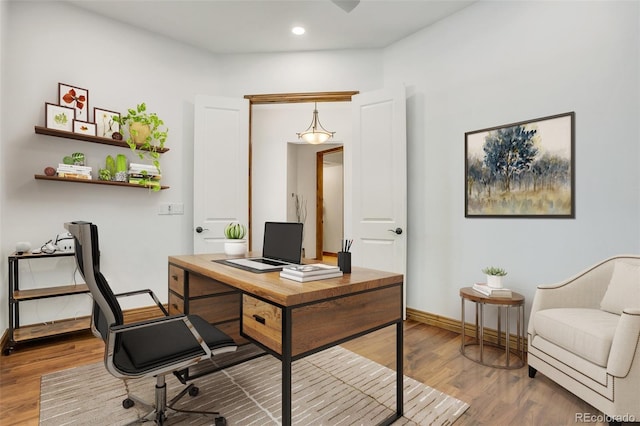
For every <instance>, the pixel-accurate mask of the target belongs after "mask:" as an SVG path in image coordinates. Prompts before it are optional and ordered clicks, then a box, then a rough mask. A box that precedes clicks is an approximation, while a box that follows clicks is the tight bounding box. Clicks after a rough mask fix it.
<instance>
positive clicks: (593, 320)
mask: <svg viewBox="0 0 640 426" xmlns="http://www.w3.org/2000/svg"><path fill="white" fill-rule="evenodd" d="M528 345H529V348H528V364H529V377H531V378H533V377H535V374H536V372H537V371H540V372H541V373H542V374H544V375H545V376H547V377H548V378H550V379H551V380H553V381H555V382H556V383H558V384H559V385H561V386H563V387H564V388H566V389H567V390H569V391H570V392H572V393H573V394H575V395H577V396H578V397H579V398H581V399H583V400H584V401H586V402H587V403H589V404H590V405H592V406H593V407H595V408H596V409H598V410H600V411H602V413H603V414H605V415H606V416H608V419H607V420H608V421H609V422H610V423H611V424H619V423H620V422H622V421H624V422H634V421H640V256H635V255H626V256H615V257H612V258H609V259H606V260H604V261H602V262H600V263H598V264H596V265H594V266H592V267H590V268H588V269H587V270H585V271H583V272H581V273H579V274H578V275H575V276H574V277H572V278H569V279H568V280H565V281H563V282H560V283H557V284H553V285H541V286H538V287H537V290H536V293H535V297H534V299H533V305H532V307H531V315H530V318H529V327H528Z"/></svg>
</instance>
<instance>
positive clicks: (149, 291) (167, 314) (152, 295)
mask: <svg viewBox="0 0 640 426" xmlns="http://www.w3.org/2000/svg"><path fill="white" fill-rule="evenodd" d="M140 294H148V295H149V296H150V297H151V298H152V299H153V301H154V302H155V303H156V305H157V306H158V308H160V310H161V311H162V313H163V314H164V316H166V317H168V316H169V312H167V310H166V309H165V308H164V306H163V305H162V303H160V299H158V297H157V296H156V294H155V293H154V292H153V291H152V290H150V289H148V288H147V289H144V290H134V291H127V292H125V293H118V294H116V295H115V296H116V297H128V296H137V295H140Z"/></svg>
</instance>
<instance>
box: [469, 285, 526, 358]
mask: <svg viewBox="0 0 640 426" xmlns="http://www.w3.org/2000/svg"><path fill="white" fill-rule="evenodd" d="M460 299H461V311H462V312H461V317H462V336H461V338H462V340H461V343H460V353H461V354H462V355H463V356H464V357H465V358H467V359H469V360H471V361H474V362H477V363H479V364H482V365H486V366H487V367H494V368H505V369H516V368H521V367H523V366H524V296H523V295H521V294H518V293H512V296H511V297H509V298H506V297H505V298H497V297H488V296H484V295H482V294H481V293H478V292H476V291H474V290H473V289H472V288H471V287H465V288H462V289H460ZM465 300H468V301H471V302H474V303H475V305H476V321H475V339H474V340H472V341H470V342H467V338H466V330H465V324H466V322H465V309H464V307H465V306H464V302H465ZM485 305H493V306H496V307H497V308H498V321H497V322H498V324H497V332H498V335H497V337H498V339H497V344H496V343H492V342H485V340H484V306H485ZM502 308H505V313H506V315H505V321H504V324H505V333H504V345H502V343H501V342H502V331H501V329H502V319H501V317H502ZM510 308H516V312H517V325H516V349H515V350H513V349H511V347H510V344H509V343H510V333H509V325H510V324H509V310H510ZM468 346H477V347H478V351H477V354H476V355H475V356H472V355H471V354H469V353H467V350H466V348H467V347H468ZM485 346H488V347H491V348H497V349H500V350H502V351H504V364H500V363H495V362H494V363H489V362H487V361H485V353H484V348H485ZM512 356H513V358H514V360H513V362H512Z"/></svg>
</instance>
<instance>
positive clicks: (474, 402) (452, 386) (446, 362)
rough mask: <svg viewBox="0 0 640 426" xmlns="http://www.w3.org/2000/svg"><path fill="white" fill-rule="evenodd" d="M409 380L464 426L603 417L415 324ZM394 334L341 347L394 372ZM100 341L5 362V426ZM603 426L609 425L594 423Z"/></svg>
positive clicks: (77, 340) (78, 341)
mask: <svg viewBox="0 0 640 426" xmlns="http://www.w3.org/2000/svg"><path fill="white" fill-rule="evenodd" d="M404 330H405V332H404V333H405V334H404V348H405V349H404V351H405V363H404V373H405V375H407V376H410V377H413V378H414V379H416V380H419V381H421V382H423V383H426V384H427V385H429V386H431V387H433V388H436V389H438V390H440V391H442V392H446V393H448V394H450V395H452V396H455V397H456V398H459V399H461V400H463V401H465V402H467V403H469V404H470V406H471V407H470V408H469V409H468V410H467V411H466V413H465V414H464V415H463V416H462V417H461V418H460V419H459V420H458V421H457V422H456V426H463V425H513V424H518V425H545V426H546V425H569V424H574V423H577V422H576V421H575V418H576V413H591V414H593V415H598V414H599V412H598V411H597V410H595V409H594V408H593V407H591V406H590V405H588V404H586V403H584V402H583V401H581V400H580V399H578V398H577V397H575V396H574V395H572V394H571V393H569V392H567V391H566V390H564V389H563V388H561V387H560V386H558V385H556V384H555V383H553V382H551V381H550V380H549V379H547V378H546V377H544V375H542V374H538V375H537V376H536V378H535V379H530V378H529V377H528V375H527V367H526V366H525V367H523V368H520V369H517V370H504V369H497V368H491V367H485V366H482V365H479V364H477V363H475V362H473V361H470V360H468V359H466V358H465V357H463V356H462V355H460V353H459V348H460V336H459V335H458V334H456V333H453V332H450V331H446V330H443V329H440V328H437V327H433V326H429V325H426V324H423V323H419V322H416V321H406V322H405V325H404ZM394 340H395V334H394V329H393V327H387V328H385V329H383V330H380V331H377V332H375V333H372V334H370V335H367V336H363V337H360V338H358V339H356V340H353V341H351V342H347V343H345V344H343V345H342V346H344V347H346V348H348V349H350V350H352V351H353V352H356V353H359V354H361V355H363V356H366V357H368V358H370V359H372V360H374V361H376V362H378V363H380V364H383V365H386V366H388V367H390V368H394V365H395V364H394V363H395V359H394V357H395V355H394V353H395V352H394V350H393V348H394V345H395V343H394ZM102 356H103V344H102V341H100V340H99V339H97V338H95V337H93V336H92V335H91V334H90V333H89V332H82V333H77V334H74V335H69V336H66V337H59V338H57V339H55V340H52V339H50V340H46V341H42V342H35V343H29V344H24V345H22V346H20V347H19V348H18V350H16V351H15V352H14V353H12V354H11V355H8V356H0V425H4V426H8V425H37V424H38V417H39V397H40V377H41V376H42V375H45V374H48V373H51V372H54V371H59V370H63V369H67V368H71V367H75V366H79V365H85V364H90V363H94V362H98V361H101V360H102ZM591 424H597V425H604V424H605V423H603V422H600V423H591Z"/></svg>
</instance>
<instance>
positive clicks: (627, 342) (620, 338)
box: [607, 309, 640, 377]
mask: <svg viewBox="0 0 640 426" xmlns="http://www.w3.org/2000/svg"><path fill="white" fill-rule="evenodd" d="M634 357H635V358H636V362H640V309H625V310H624V311H623V312H622V315H621V316H620V321H619V322H618V326H617V327H616V333H615V334H614V336H613V342H612V343H611V351H610V352H609V359H608V361H607V373H609V374H611V375H612V376H615V377H625V376H626V375H627V374H629V371H630V369H631V364H632V363H633V360H634Z"/></svg>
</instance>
